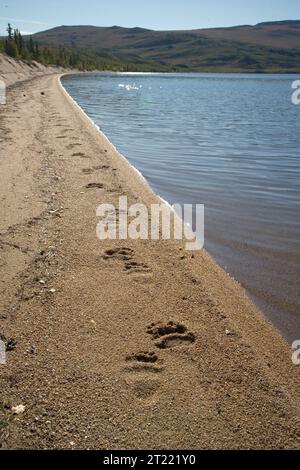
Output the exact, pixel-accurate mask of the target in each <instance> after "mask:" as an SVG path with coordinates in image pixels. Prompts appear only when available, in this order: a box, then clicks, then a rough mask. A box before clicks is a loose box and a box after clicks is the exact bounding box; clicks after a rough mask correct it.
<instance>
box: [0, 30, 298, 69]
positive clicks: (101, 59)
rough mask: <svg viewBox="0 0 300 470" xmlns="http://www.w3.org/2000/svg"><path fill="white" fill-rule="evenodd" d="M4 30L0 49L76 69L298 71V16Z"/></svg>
mask: <svg viewBox="0 0 300 470" xmlns="http://www.w3.org/2000/svg"><path fill="white" fill-rule="evenodd" d="M7 31H8V36H7V38H6V39H2V40H1V39H0V52H1V50H2V51H4V52H6V53H7V54H8V55H10V56H12V57H16V58H20V59H23V60H28V61H32V60H36V61H38V62H41V63H42V64H45V65H59V66H62V67H65V68H72V69H79V70H113V71H130V72H260V73H262V72H274V73H276V72H295V73H299V72H300V21H285V22H273V23H262V24H258V25H256V26H237V27H234V28H217V29H208V30H193V31H152V30H149V29H142V28H121V27H119V26H113V27H95V26H60V27H57V28H53V29H50V30H48V31H43V32H40V33H36V34H34V35H33V36H32V37H30V36H29V37H28V36H25V37H23V36H22V35H21V34H20V32H19V31H18V30H13V29H12V27H11V26H10V25H9V26H8V29H7Z"/></svg>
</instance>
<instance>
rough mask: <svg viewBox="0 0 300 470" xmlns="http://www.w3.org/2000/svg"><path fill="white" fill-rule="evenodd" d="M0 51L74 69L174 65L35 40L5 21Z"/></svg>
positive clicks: (142, 68)
mask: <svg viewBox="0 0 300 470" xmlns="http://www.w3.org/2000/svg"><path fill="white" fill-rule="evenodd" d="M0 52H4V53H6V54H7V55H8V56H9V57H13V58H16V59H21V60H25V61H29V62H31V61H37V62H40V63H41V64H44V65H57V66H61V67H64V68H71V69H77V70H86V71H92V70H115V71H134V72H135V71H146V72H147V71H158V72H159V71H170V70H176V69H175V68H174V67H170V66H168V67H166V66H161V65H159V64H154V63H151V62H148V61H146V60H141V59H140V58H138V57H134V58H128V59H125V58H124V59H121V58H120V57H118V56H114V55H113V54H108V53H106V52H103V53H100V54H99V53H97V52H96V51H94V50H90V49H89V48H80V47H72V46H65V45H63V44H62V45H55V44H54V45H52V44H45V45H43V44H39V43H38V42H37V41H35V40H34V39H33V37H32V36H29V37H27V36H25V37H24V36H22V34H21V33H20V31H19V30H18V29H13V28H12V26H11V25H10V24H9V25H8V28H7V38H5V39H0Z"/></svg>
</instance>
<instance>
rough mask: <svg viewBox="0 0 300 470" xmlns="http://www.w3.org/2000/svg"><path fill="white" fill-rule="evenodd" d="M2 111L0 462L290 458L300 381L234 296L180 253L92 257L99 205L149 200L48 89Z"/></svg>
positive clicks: (45, 85)
mask: <svg viewBox="0 0 300 470" xmlns="http://www.w3.org/2000/svg"><path fill="white" fill-rule="evenodd" d="M42 93H43V94H42ZM8 98H9V99H8V104H7V106H6V108H5V109H4V110H1V112H0V128H1V138H0V148H1V156H0V174H1V186H0V200H1V206H0V211H1V217H0V290H1V297H0V334H1V335H2V337H5V338H6V340H9V339H12V340H13V341H11V342H10V343H9V344H10V345H11V348H9V349H12V350H11V351H9V352H8V353H7V359H8V362H7V365H6V366H0V390H1V391H0V422H1V426H0V433H1V438H0V446H1V448H3V449H21V448H22V449H24V448H25V449H57V448H64V449H65V448H67V449H72V448H73V449H108V448H109V449H142V448H145V449H150V448H151V449H167V448H172V449H187V448H191V449H215V448H221V449H232V448H233V449H245V448H247V449H248V448H251V449H267V448H268V449H269V448H270V449H271V448H292V449H295V448H299V447H300V432H299V429H300V426H299V424H300V419H299V405H300V396H299V390H300V387H299V386H300V379H299V368H297V367H296V366H294V365H293V364H292V361H291V355H292V351H291V349H290V348H289V346H288V345H287V344H286V343H285V341H284V340H283V339H282V338H281V336H280V334H279V333H278V332H277V331H276V330H275V329H274V327H273V326H272V325H271V324H270V323H269V322H268V321H267V320H265V319H264V317H263V315H262V313H261V312H260V311H259V310H258V309H257V308H256V307H255V306H254V305H253V303H252V302H251V301H250V300H249V299H248V297H247V296H246V294H245V292H244V291H243V290H242V288H241V287H240V286H239V285H238V284H237V283H236V282H235V281H233V280H232V279H231V278H230V277H229V276H228V275H227V274H226V273H225V272H224V271H223V270H222V269H221V268H219V267H218V266H217V264H216V263H214V262H213V261H212V259H211V258H210V257H209V255H208V254H207V253H206V252H204V251H201V252H196V253H194V254H192V253H189V252H186V251H184V243H182V242H178V241H121V242H120V241H106V242H103V241H102V242H101V241H100V240H99V239H98V238H97V237H96V225H97V222H98V219H97V218H96V213H95V211H96V208H97V206H98V205H99V204H101V203H111V204H117V203H118V199H119V196H120V195H126V196H127V197H128V200H129V204H130V203H136V202H142V203H144V204H146V205H147V206H148V205H150V204H151V203H155V202H158V198H157V196H156V195H155V194H154V193H153V192H152V191H151V189H150V188H149V187H148V186H147V185H146V184H145V183H144V182H143V181H142V180H141V178H140V177H139V175H138V174H137V173H136V172H135V171H134V170H133V169H132V167H130V165H129V164H128V163H127V162H126V161H125V160H124V159H122V158H120V156H119V155H118V154H117V152H116V151H115V149H114V148H113V146H112V145H111V144H110V143H109V142H108V141H107V139H105V138H104V137H103V135H101V134H100V133H99V132H98V131H97V129H96V128H95V127H94V126H93V125H92V124H91V122H90V121H89V120H88V119H87V118H86V117H85V116H84V115H83V114H82V113H81V112H80V111H79V110H78V108H77V107H76V106H74V103H73V102H72V101H71V100H70V98H69V97H68V96H67V95H66V94H65V92H64V91H63V90H62V88H61V87H60V85H59V82H58V75H57V74H54V75H52V76H46V77H37V78H34V79H32V80H31V81H29V82H28V81H27V82H21V83H19V84H17V85H14V86H13V87H11V88H10V89H9V92H8ZM18 405H24V406H25V411H24V412H23V413H21V414H19V415H14V414H13V411H12V408H13V407H15V406H18Z"/></svg>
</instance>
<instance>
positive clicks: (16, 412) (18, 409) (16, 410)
mask: <svg viewBox="0 0 300 470" xmlns="http://www.w3.org/2000/svg"><path fill="white" fill-rule="evenodd" d="M11 411H12V412H13V414H14V415H21V414H23V413H24V412H25V406H24V405H18V406H13V407H12V409H11Z"/></svg>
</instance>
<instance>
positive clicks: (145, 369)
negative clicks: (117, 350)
mask: <svg viewBox="0 0 300 470" xmlns="http://www.w3.org/2000/svg"><path fill="white" fill-rule="evenodd" d="M126 362H127V364H128V365H127V366H126V368H125V370H126V371H127V372H131V373H133V375H132V376H129V377H127V378H126V383H127V385H129V386H130V387H131V389H132V392H133V393H134V395H135V396H136V397H137V398H139V399H142V400H147V399H149V398H152V397H153V395H154V394H155V393H156V392H157V391H158V390H159V387H160V381H159V380H158V379H157V378H156V377H155V378H154V377H153V376H152V377H150V376H149V374H157V373H159V372H162V370H163V368H162V367H161V365H160V362H161V361H160V360H159V358H158V356H157V355H156V354H155V353H154V352H148V351H144V352H140V353H137V354H130V355H129V356H127V357H126Z"/></svg>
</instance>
